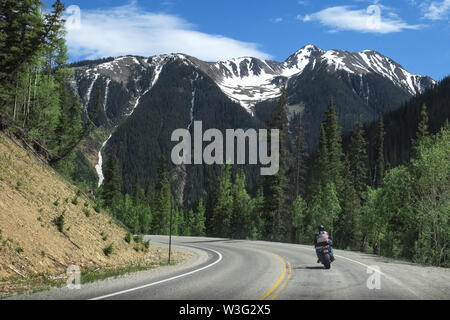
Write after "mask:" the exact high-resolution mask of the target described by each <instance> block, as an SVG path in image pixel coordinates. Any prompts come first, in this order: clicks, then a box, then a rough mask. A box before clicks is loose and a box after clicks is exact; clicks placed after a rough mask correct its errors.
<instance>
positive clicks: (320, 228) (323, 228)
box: [317, 225, 325, 232]
mask: <svg viewBox="0 0 450 320" xmlns="http://www.w3.org/2000/svg"><path fill="white" fill-rule="evenodd" d="M317 229H318V230H319V232H321V231H325V227H324V226H323V225H320V226H318V227H317Z"/></svg>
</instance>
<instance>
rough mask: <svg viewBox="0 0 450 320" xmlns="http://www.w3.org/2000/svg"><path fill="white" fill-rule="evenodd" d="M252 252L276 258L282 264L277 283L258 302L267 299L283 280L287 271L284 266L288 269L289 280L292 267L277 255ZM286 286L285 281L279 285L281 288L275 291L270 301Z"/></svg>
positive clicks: (267, 252)
mask: <svg viewBox="0 0 450 320" xmlns="http://www.w3.org/2000/svg"><path fill="white" fill-rule="evenodd" d="M254 250H256V251H261V252H264V253H266V254H270V255H272V256H274V257H276V258H277V259H278V260H280V261H281V263H282V264H283V272H282V273H281V276H280V277H279V278H278V280H277V282H275V284H274V285H273V286H272V288H270V289H269V290H268V291H267V292H266V293H265V294H264V295H263V296H262V297H261V298H259V300H264V299H266V298H267V297H269V296H270V295H271V294H272V292H273V291H274V290H276V289H277V287H278V286H279V285H280V283H282V282H283V280H284V279H285V277H286V271H287V270H286V269H287V268H286V266H288V268H289V271H288V279H290V277H291V272H292V267H291V264H290V263H289V262H288V261H286V260H284V259H283V258H282V257H280V256H279V255H277V254H275V253H272V252H269V251H265V250H257V249H254ZM286 284H287V280H286V281H285V282H284V283H283V284H282V285H281V287H280V288H279V289H278V290H277V292H276V293H275V294H274V295H273V296H272V297H271V298H270V299H275V298H276V297H277V296H278V294H279V293H280V292H281V291H282V290H283V289H284V287H285V286H286Z"/></svg>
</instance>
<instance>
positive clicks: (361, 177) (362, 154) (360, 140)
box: [344, 121, 368, 202]
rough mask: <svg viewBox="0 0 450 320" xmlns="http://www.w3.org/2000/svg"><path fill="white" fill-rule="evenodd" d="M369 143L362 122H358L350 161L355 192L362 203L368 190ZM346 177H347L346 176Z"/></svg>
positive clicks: (350, 151) (349, 154) (350, 148)
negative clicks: (365, 137) (367, 148)
mask: <svg viewBox="0 0 450 320" xmlns="http://www.w3.org/2000/svg"><path fill="white" fill-rule="evenodd" d="M366 147H367V142H366V140H365V139H364V129H363V125H362V123H361V121H358V123H357V124H356V126H355V128H354V129H353V132H352V136H351V140H350V146H349V151H348V159H349V166H350V174H351V177H352V183H353V186H354V189H355V191H356V192H357V193H358V196H359V198H360V200H361V202H362V200H363V197H364V193H365V192H366V189H367V172H368V170H367V161H368V158H367V150H366ZM344 176H345V175H344Z"/></svg>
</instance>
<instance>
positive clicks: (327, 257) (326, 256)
mask: <svg viewBox="0 0 450 320" xmlns="http://www.w3.org/2000/svg"><path fill="white" fill-rule="evenodd" d="M323 265H324V266H325V269H330V268H331V259H330V255H329V254H328V253H325V254H324V255H323Z"/></svg>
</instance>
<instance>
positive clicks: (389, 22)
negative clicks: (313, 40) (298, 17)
mask: <svg viewBox="0 0 450 320" xmlns="http://www.w3.org/2000/svg"><path fill="white" fill-rule="evenodd" d="M386 9H389V8H387V7H384V6H381V5H371V6H369V7H368V8H367V9H353V7H351V6H336V7H330V8H327V9H324V10H321V11H318V12H316V13H312V14H309V15H306V16H304V17H303V22H308V21H319V22H320V23H321V24H323V25H325V26H327V27H330V28H332V29H331V31H332V32H337V31H342V30H350V31H357V32H363V33H381V34H387V33H392V32H401V31H403V30H404V29H419V28H420V27H421V26H420V25H409V24H407V23H406V22H404V21H403V20H401V19H400V18H399V17H398V15H396V14H395V13H394V12H392V11H390V12H387V15H388V17H385V16H383V15H382V10H386Z"/></svg>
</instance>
